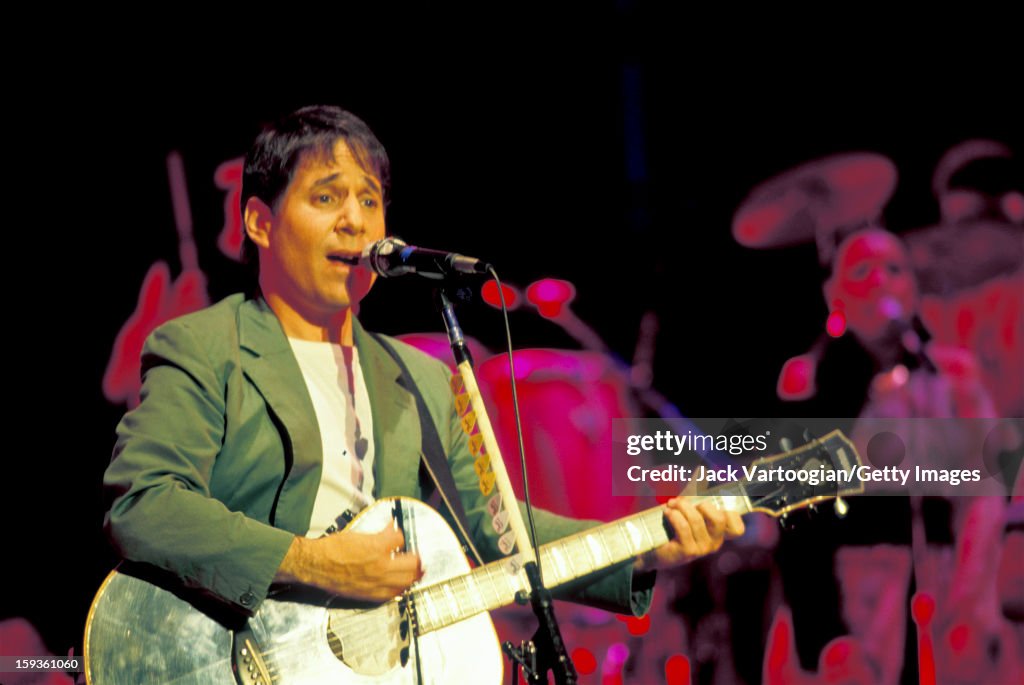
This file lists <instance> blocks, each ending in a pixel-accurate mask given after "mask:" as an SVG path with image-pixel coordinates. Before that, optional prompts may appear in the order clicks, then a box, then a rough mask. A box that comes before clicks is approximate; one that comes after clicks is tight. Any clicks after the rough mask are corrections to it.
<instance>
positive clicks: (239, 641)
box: [85, 499, 502, 685]
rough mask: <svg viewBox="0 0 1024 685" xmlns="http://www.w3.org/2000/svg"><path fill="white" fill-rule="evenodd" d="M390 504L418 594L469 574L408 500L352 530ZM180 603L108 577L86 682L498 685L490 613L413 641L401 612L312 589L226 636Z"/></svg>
mask: <svg viewBox="0 0 1024 685" xmlns="http://www.w3.org/2000/svg"><path fill="white" fill-rule="evenodd" d="M395 506H400V507H401V509H402V519H403V528H404V530H405V536H406V540H407V544H408V546H409V548H410V550H414V551H416V552H418V553H419V554H420V555H421V558H422V561H423V568H424V572H425V576H424V578H423V579H422V580H421V581H420V582H419V583H418V585H419V586H428V585H432V584H435V583H438V582H440V581H443V580H446V579H449V578H453V577H455V576H461V575H465V574H467V573H469V571H470V569H469V564H468V562H467V561H466V558H465V556H464V555H463V553H462V549H461V547H460V545H459V543H458V540H457V539H456V537H455V534H454V533H452V531H451V529H450V528H449V527H448V525H447V523H446V522H445V521H444V519H443V518H441V516H440V514H438V513H437V512H435V511H434V510H433V509H431V508H430V507H429V506H427V505H426V504H423V503H421V502H418V501H416V500H412V499H386V500H381V501H378V502H376V503H374V504H373V505H372V506H371V507H369V508H368V509H366V510H365V511H364V512H363V513H361V514H360V515H359V516H358V517H357V518H355V519H354V520H353V521H352V522H351V523H350V524H349V528H350V529H354V530H356V531H357V532H362V533H373V532H377V531H380V530H382V529H383V528H384V526H386V525H388V524H389V522H390V521H391V519H392V516H393V515H394V508H395ZM181 594H182V593H181V592H176V591H172V589H165V588H162V587H160V586H159V585H158V584H157V583H154V582H149V581H148V580H143V579H142V578H139V577H136V576H135V575H129V574H127V573H121V572H118V571H113V572H112V573H111V574H110V575H109V576H108V577H107V579H106V580H105V581H104V583H103V585H102V586H101V587H100V589H99V592H97V594H96V598H95V599H94V600H93V604H92V607H91V609H90V611H89V618H88V620H87V622H86V628H85V673H86V680H87V682H88V683H90V684H91V685H108V684H125V685H138V683H147V684H150V683H152V684H153V685H156V684H158V683H174V685H240V684H241V685H251V684H253V683H265V684H267V685H269V684H270V683H280V684H281V685H289V684H295V685H306V684H309V685H312V684H314V683H316V684H319V683H332V684H338V685H348V684H350V683H351V684H356V685H364V684H365V685H385V684H386V685H392V684H394V685H399V684H403V685H404V684H412V683H462V682H473V683H500V682H501V678H502V660H501V651H500V649H499V646H498V640H497V636H496V634H495V632H494V625H493V624H492V623H491V619H490V616H489V615H488V614H487V613H478V614H476V615H475V616H471V617H470V618H467V619H465V620H462V621H459V622H458V623H454V624H453V625H450V626H447V627H445V628H441V629H439V630H434V631H432V632H429V633H427V634H425V635H421V636H419V637H418V638H417V639H415V640H410V635H411V634H412V632H413V631H412V630H411V629H410V625H411V624H412V623H414V621H411V620H410V616H409V612H408V611H406V610H405V609H404V607H403V605H402V603H400V602H397V601H392V602H387V603H385V604H383V605H380V606H373V605H366V606H363V607H356V606H353V605H352V604H345V603H342V602H340V601H339V600H337V599H333V600H332V598H329V597H327V596H326V595H324V594H322V593H318V592H315V591H308V592H303V591H293V592H288V593H285V594H281V595H275V596H274V598H273V599H269V598H268V599H267V600H266V601H264V602H263V604H262V605H261V606H260V608H259V610H258V611H257V612H256V613H255V614H254V615H253V616H252V617H251V618H249V620H248V622H247V623H246V624H245V626H244V627H242V626H237V627H236V629H235V630H232V629H230V628H228V627H227V626H226V624H225V622H222V621H220V620H217V619H216V618H213V617H212V616H211V615H210V614H209V613H207V612H203V611H200V610H199V609H197V608H195V607H194V606H193V604H192V603H190V602H189V601H186V600H185V599H183V598H182V597H181V596H179V595H181ZM417 653H418V655H419V669H417ZM417 671H419V674H421V675H422V680H420V679H418V677H417Z"/></svg>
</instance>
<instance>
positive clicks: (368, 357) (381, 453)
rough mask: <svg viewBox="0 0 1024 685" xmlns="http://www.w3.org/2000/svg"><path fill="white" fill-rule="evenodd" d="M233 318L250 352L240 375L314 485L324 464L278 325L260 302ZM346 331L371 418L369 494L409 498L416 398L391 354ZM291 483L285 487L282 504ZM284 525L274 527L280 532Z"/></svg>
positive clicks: (416, 437)
mask: <svg viewBox="0 0 1024 685" xmlns="http://www.w3.org/2000/svg"><path fill="white" fill-rule="evenodd" d="M238 316H239V321H238V336H239V346H240V347H241V348H242V349H243V350H244V351H246V352H248V354H243V357H242V365H243V370H244V371H245V373H246V374H247V375H248V376H249V378H250V380H252V382H253V383H254V384H255V385H256V387H257V389H258V390H259V392H260V394H261V395H262V396H263V398H264V400H265V401H266V402H267V405H268V406H269V407H270V408H271V410H272V411H273V413H274V414H276V415H277V417H278V419H280V422H281V424H282V426H283V428H284V433H285V434H286V435H285V436H284V437H285V439H286V440H287V441H288V442H289V443H290V446H291V450H290V453H291V454H292V455H293V458H294V462H295V463H294V464H293V465H292V469H295V468H296V467H300V466H301V467H303V470H305V469H316V472H317V473H316V476H317V477H316V482H317V483H319V480H320V471H321V464H322V462H323V445H322V442H321V437H320V428H319V426H318V424H317V420H316V412H315V410H314V409H313V403H312V400H311V399H310V397H309V391H308V390H307V389H306V384H305V381H304V379H303V377H302V371H301V369H300V368H299V365H298V362H297V361H296V360H295V355H294V354H293V353H292V349H291V345H290V344H289V343H288V339H287V337H286V336H285V334H284V330H283V329H282V328H281V323H280V322H279V321H278V319H277V316H276V315H275V314H274V312H273V310H272V309H271V308H270V306H269V305H268V304H267V303H266V301H265V300H264V299H263V298H255V299H249V300H246V301H245V302H243V303H242V306H241V307H240V309H239V315H238ZM352 328H353V330H352V334H353V341H354V343H355V346H356V349H357V350H358V351H359V360H360V365H361V366H362V370H363V377H364V380H365V382H366V388H367V394H368V395H369V399H370V411H371V413H372V416H373V439H374V480H375V484H376V485H375V488H374V490H375V491H374V495H375V496H376V497H381V496H384V495H414V494H416V493H417V492H418V470H417V463H418V457H419V455H420V452H421V448H422V445H421V437H420V435H421V430H420V423H419V413H418V411H417V407H416V400H415V397H414V396H413V395H412V394H411V393H410V392H409V390H407V389H406V388H405V387H404V384H403V381H402V372H401V369H400V368H399V366H398V364H397V363H395V360H394V359H393V358H392V356H391V354H390V353H388V351H387V350H386V349H384V347H383V346H382V345H381V344H380V342H378V340H377V339H376V338H375V337H374V336H373V335H372V334H370V333H369V332H367V331H366V330H365V329H364V328H363V326H362V324H360V323H359V320H358V319H353V326H352ZM286 449H287V445H286ZM297 472H300V473H301V471H297ZM293 480H294V479H288V481H286V483H285V485H284V487H283V489H282V492H281V496H282V498H284V497H285V495H286V494H287V491H288V488H289V484H291V483H292V482H293ZM312 507H313V502H312V499H310V502H309V503H308V507H305V508H308V512H306V514H305V515H306V523H307V524H308V520H309V517H310V516H311V515H312ZM279 511H280V508H279ZM283 524H284V522H282V521H280V520H279V521H278V523H277V525H279V526H281V527H285V526H284V525H283ZM299 527H301V526H299Z"/></svg>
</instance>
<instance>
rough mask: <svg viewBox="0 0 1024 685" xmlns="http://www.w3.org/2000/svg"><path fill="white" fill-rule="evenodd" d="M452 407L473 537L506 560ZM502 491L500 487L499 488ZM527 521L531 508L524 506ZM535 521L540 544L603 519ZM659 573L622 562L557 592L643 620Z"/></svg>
mask: <svg viewBox="0 0 1024 685" xmlns="http://www.w3.org/2000/svg"><path fill="white" fill-rule="evenodd" d="M441 374H442V376H443V378H442V381H441V382H442V383H444V384H445V385H447V378H448V369H447V367H444V366H443V365H442V370H441ZM448 397H449V399H448V404H449V405H450V408H449V409H448V413H449V416H450V422H451V423H450V426H449V428H448V430H449V438H450V444H449V451H448V461H449V465H450V467H451V471H452V476H453V478H454V480H455V484H456V487H457V488H458V490H459V494H460V496H461V499H462V504H463V508H464V509H465V511H466V516H467V517H468V519H469V525H470V527H471V528H470V531H469V533H470V535H472V536H473V539H474V542H475V544H476V545H477V549H478V550H479V551H480V553H481V554H482V555H483V556H484V557H485V558H486V559H487V560H488V561H491V560H494V559H498V558H500V557H502V556H503V554H502V553H501V551H500V550H499V548H498V546H497V539H498V536H497V535H495V533H494V529H493V527H492V525H491V516H490V514H489V512H488V510H487V497H485V496H484V495H483V494H482V493H481V491H480V485H479V483H480V479H479V477H478V476H477V474H476V470H475V469H474V460H475V457H474V456H473V455H472V453H471V452H470V449H469V440H468V438H467V436H466V433H465V432H464V431H463V430H462V425H461V419H460V417H459V415H458V413H457V412H456V410H455V404H454V401H453V400H452V399H451V393H448ZM495 491H497V488H495ZM519 507H520V511H522V512H523V517H524V520H525V517H526V514H525V507H524V505H523V504H522V502H520V503H519ZM534 521H535V523H536V525H537V536H538V538H539V542H540V544H547V543H549V542H553V541H555V540H559V539H561V538H564V537H567V536H569V535H573V534H575V533H579V532H581V531H584V530H587V529H589V528H593V527H595V526H598V525H601V523H602V522H601V521H585V520H577V519H571V518H568V517H565V516H559V515H557V514H553V513H551V512H548V511H544V510H542V509H534ZM655 577H656V574H655V572H647V573H640V574H634V573H633V560H632V559H630V560H627V561H624V562H620V563H618V564H616V565H614V566H611V567H609V568H607V569H604V570H602V571H597V572H595V573H593V574H590V575H588V576H584V577H582V578H579V579H576V580H574V581H571V582H569V583H567V584H566V585H564V586H562V587H560V588H558V589H557V590H555V591H553V595H554V596H555V597H556V598H557V599H567V600H571V601H574V602H579V603H582V604H587V605H590V606H594V607H598V608H601V609H606V610H608V611H614V612H616V613H625V614H632V615H633V616H642V615H644V614H645V613H647V610H648V608H649V607H650V604H651V599H652V596H653V591H654V581H655Z"/></svg>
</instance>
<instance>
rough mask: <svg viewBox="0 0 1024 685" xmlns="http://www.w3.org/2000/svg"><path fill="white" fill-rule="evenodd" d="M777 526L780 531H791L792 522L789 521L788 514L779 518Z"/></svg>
mask: <svg viewBox="0 0 1024 685" xmlns="http://www.w3.org/2000/svg"><path fill="white" fill-rule="evenodd" d="M779 526H780V527H781V528H782V530H793V522H792V521H791V520H790V519H789V515H788V514H783V515H781V516H779Z"/></svg>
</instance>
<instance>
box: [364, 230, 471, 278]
mask: <svg viewBox="0 0 1024 685" xmlns="http://www.w3.org/2000/svg"><path fill="white" fill-rule="evenodd" d="M352 261H353V262H354V263H355V264H358V265H359V266H362V267H364V268H366V269H369V270H371V271H373V272H374V273H376V274H377V275H379V276H382V277H384V278H391V277H393V276H404V275H406V274H418V275H420V276H423V277H424V278H433V279H443V278H448V277H449V276H454V275H456V274H485V273H487V271H488V269H490V268H491V265H490V264H487V263H486V262H482V261H480V260H479V259H475V258H473V257H466V256H463V255H460V254H456V253H454V252H442V251H441V250H430V249H427V248H425V247H415V246H413V245H408V244H406V242H405V241H403V240H400V239H398V238H384V239H383V240H378V241H377V242H375V243H371V244H370V245H367V246H366V247H365V248H363V253H362V254H361V255H359V257H358V258H355V259H353V260H352Z"/></svg>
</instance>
